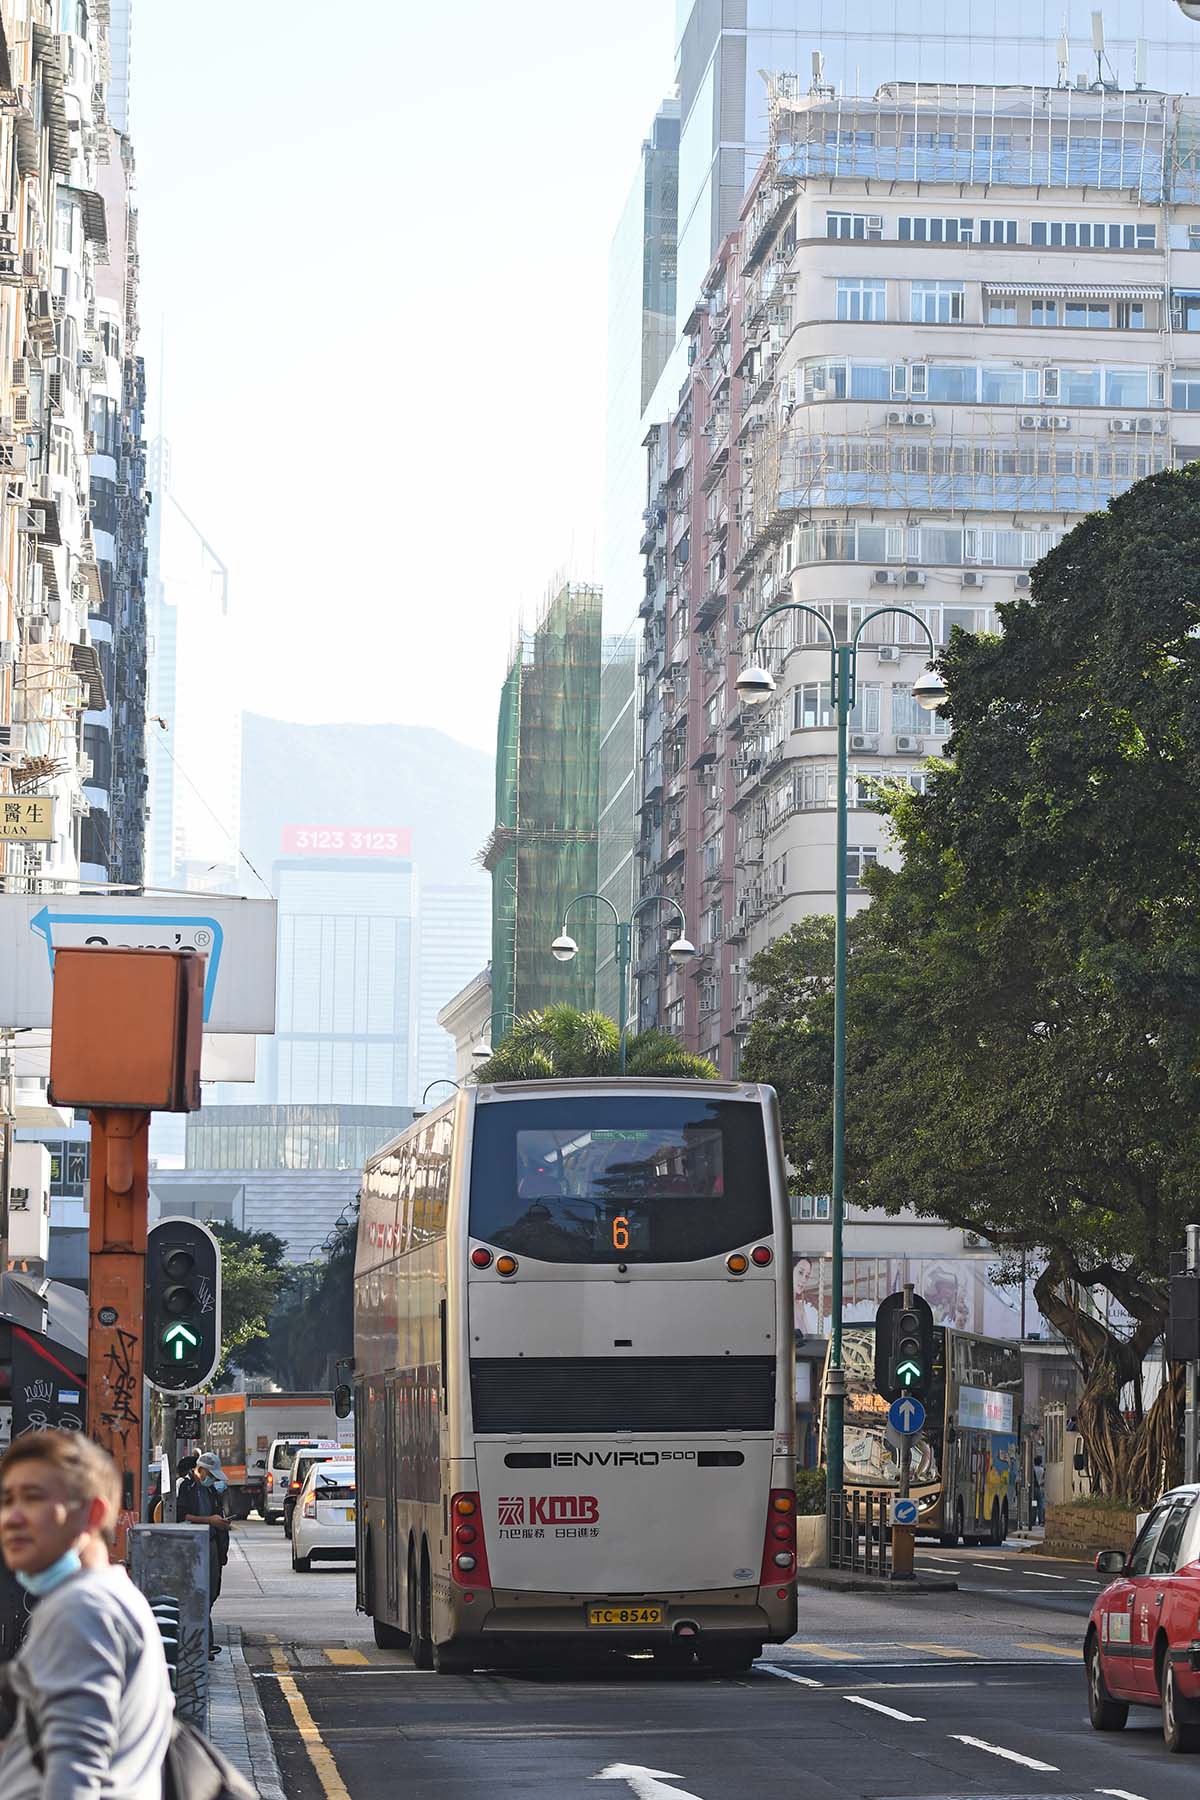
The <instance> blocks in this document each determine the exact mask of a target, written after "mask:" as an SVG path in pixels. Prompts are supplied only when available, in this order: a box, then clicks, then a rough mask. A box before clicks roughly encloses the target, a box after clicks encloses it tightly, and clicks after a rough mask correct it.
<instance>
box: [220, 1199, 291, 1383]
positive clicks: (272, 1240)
mask: <svg viewBox="0 0 1200 1800" xmlns="http://www.w3.org/2000/svg"><path fill="white" fill-rule="evenodd" d="M210 1229H211V1230H212V1233H213V1236H214V1237H215V1238H216V1239H217V1241H218V1242H219V1244H220V1246H221V1364H220V1370H219V1372H218V1376H217V1379H218V1380H220V1379H221V1377H222V1376H223V1374H224V1373H225V1371H226V1370H227V1369H228V1368H229V1366H230V1364H231V1363H239V1364H242V1366H246V1362H247V1360H248V1358H249V1353H250V1352H251V1351H252V1350H253V1349H254V1348H255V1347H256V1346H257V1345H258V1343H259V1342H260V1340H263V1339H265V1338H266V1335H267V1322H268V1318H269V1316H270V1313H271V1310H272V1308H273V1307H274V1305H275V1303H276V1300H277V1299H278V1297H279V1293H280V1290H281V1288H282V1287H284V1286H285V1284H286V1281H287V1271H286V1270H285V1268H284V1266H283V1254H284V1251H285V1249H286V1248H287V1246H286V1245H285V1244H284V1241H283V1239H282V1238H280V1237H276V1235H275V1233H274V1232H272V1231H239V1230H238V1228H237V1227H236V1226H235V1225H225V1224H214V1225H213V1226H211V1227H210Z"/></svg>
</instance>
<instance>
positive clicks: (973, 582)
mask: <svg viewBox="0 0 1200 1800" xmlns="http://www.w3.org/2000/svg"><path fill="white" fill-rule="evenodd" d="M961 580H962V584H963V586H964V587H982V586H983V576H982V575H981V574H980V572H979V570H978V569H964V570H963V572H962V576H961Z"/></svg>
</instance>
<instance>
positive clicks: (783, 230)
mask: <svg viewBox="0 0 1200 1800" xmlns="http://www.w3.org/2000/svg"><path fill="white" fill-rule="evenodd" d="M1193 332H1196V333H1197V334H1198V335H1197V336H1196V337H1195V338H1194V340H1193V339H1192V335H1191V334H1192V333H1193ZM686 335H687V340H688V356H689V368H688V372H687V377H686V379H685V381H684V383H683V386H682V389H681V392H680V395H679V401H678V405H677V407H676V410H675V412H674V415H673V417H672V419H671V420H670V423H669V425H668V426H666V427H665V428H663V429H662V430H661V431H658V432H652V433H651V435H650V447H649V467H648V480H649V488H648V496H647V498H648V507H647V514H646V536H645V537H644V538H643V549H644V552H645V554H646V568H647V575H646V595H645V599H644V601H643V615H644V618H645V621H646V639H645V646H644V650H643V657H642V678H643V684H644V685H643V695H642V711H643V715H644V719H645V749H644V753H643V767H642V782H641V822H642V823H641V837H640V838H639V873H640V880H641V883H642V885H643V888H644V889H648V888H649V887H650V885H651V884H654V885H656V886H658V887H661V888H662V889H663V890H664V891H670V892H672V893H674V894H676V895H677V897H679V898H680V900H681V903H682V904H684V906H685V910H686V911H687V914H688V918H689V923H691V924H692V925H693V930H694V932H695V935H696V941H697V943H698V945H699V947H700V950H701V957H700V958H699V961H698V965H697V966H695V967H693V968H692V969H691V970H689V971H687V972H686V973H685V974H683V975H680V974H679V973H678V972H671V971H669V970H668V969H667V967H666V965H665V963H664V962H663V961H662V959H661V957H660V956H659V955H658V949H659V946H658V945H657V943H653V944H649V945H647V946H646V949H645V955H644V956H643V957H641V958H640V960H639V978H640V982H641V986H640V995H639V999H640V1012H641V1017H642V1020H643V1023H651V1022H655V1021H656V1020H657V1022H659V1023H662V1024H664V1025H666V1026H667V1027H668V1028H669V1029H672V1030H675V1031H677V1032H679V1033H680V1034H681V1035H682V1036H683V1038H684V1041H685V1042H686V1043H688V1045H689V1046H690V1047H692V1048H695V1049H698V1050H701V1051H704V1052H705V1053H706V1054H708V1055H710V1056H713V1057H714V1058H715V1059H716V1060H717V1061H718V1062H719V1063H720V1065H721V1067H722V1068H723V1069H724V1070H725V1071H727V1072H735V1071H736V1068H737V1063H738V1056H739V1049H740V1044H741V1041H742V1038H743V1036H744V1033H745V1031H746V1030H747V1029H748V1027H749V1022H750V1017H751V1013H752V1005H753V996H752V994H751V991H750V987H749V982H748V975H747V966H748V963H749V960H750V958H751V957H752V956H753V955H754V953H755V952H756V951H758V950H759V949H761V948H763V947H764V946H765V945H766V944H767V943H768V942H770V941H771V939H773V938H774V937H777V936H778V935H780V934H781V933H782V932H784V931H786V930H787V929H788V928H789V927H790V926H791V925H793V924H795V923H796V922H797V920H799V919H800V918H802V917H804V916H805V915H806V914H809V913H813V912H828V911H832V908H833V895H834V886H835V865H834V856H835V804H836V771H835V732H834V723H833V717H832V713H831V710H830V705H829V691H828V681H829V660H828V650H827V648H826V644H825V640H824V635H823V633H822V630H821V627H820V625H819V624H818V623H817V621H816V620H814V619H811V618H806V617H805V616H804V615H802V614H798V613H790V614H786V615H784V617H783V619H782V621H781V622H780V623H779V625H778V627H777V628H771V629H770V630H769V632H768V634H766V635H765V638H764V642H765V648H766V656H767V660H768V661H769V663H770V665H771V666H772V668H773V670H774V671H775V673H776V677H777V680H778V690H777V693H776V694H775V695H774V696H773V699H772V701H771V703H770V704H769V706H767V707H766V708H759V709H755V710H746V709H744V708H743V707H742V706H741V705H740V703H739V701H738V698H737V695H736V691H735V687H734V680H735V676H736V671H737V668H738V666H739V664H740V662H741V660H742V658H743V655H744V654H745V651H746V649H747V647H748V642H749V639H748V633H749V632H751V631H752V629H753V628H754V626H755V625H756V624H757V623H758V621H759V620H760V619H761V618H762V617H763V616H764V614H765V613H766V612H767V611H768V609H769V608H770V607H771V606H772V605H774V604H777V603H778V602H779V601H781V600H798V601H803V602H805V603H806V604H808V605H810V606H812V607H814V608H815V609H816V611H817V612H818V613H820V614H821V615H822V616H823V617H824V618H825V619H826V620H828V621H829V623H830V624H831V626H832V627H833V630H834V631H835V632H836V633H837V634H838V636H839V637H843V638H844V637H845V636H846V635H847V634H848V633H851V632H853V631H854V630H855V629H857V627H858V626H860V625H863V626H864V629H863V635H862V640H861V642H862V646H863V647H862V651H861V654H860V659H859V686H858V701H857V706H856V710H855V714H854V717H853V719H852V721H851V730H852V737H851V746H850V754H851V769H850V777H849V782H850V787H849V801H850V808H851V811H850V828H849V846H848V851H847V874H848V877H849V880H850V884H851V905H852V907H853V906H855V905H862V904H865V895H859V896H857V897H856V894H855V888H856V884H857V883H858V881H859V880H860V879H861V876H862V873H863V871H864V870H865V869H866V868H867V867H869V866H870V864H872V863H873V862H876V861H878V860H880V859H882V858H886V857H888V856H889V855H890V854H892V852H891V851H890V850H889V848H888V844H887V841H886V836H885V830H884V826H883V822H882V821H881V819H880V817H879V815H878V813H877V812H876V811H875V810H874V809H873V807H872V799H871V797H872V784H873V783H874V782H875V781H876V780H878V779H879V778H880V777H889V778H894V779H899V780H902V781H906V782H908V783H910V784H911V785H913V786H914V787H918V788H919V787H920V786H921V784H922V783H923V782H924V781H925V779H926V769H927V762H928V758H929V757H930V756H931V755H936V754H938V751H939V747H940V744H941V742H942V740H943V739H944V737H945V734H946V729H947V728H946V725H945V722H944V721H940V720H937V719H936V718H931V717H930V716H929V715H927V714H924V713H921V712H919V711H918V710H917V709H916V708H915V707H914V705H913V703H912V700H911V693H910V690H911V685H912V681H913V679H914V678H915V676H916V674H917V673H918V672H919V670H920V668H921V667H922V665H923V663H924V660H925V657H926V651H925V649H924V648H923V645H924V635H923V633H922V632H921V630H920V627H919V626H918V625H917V624H915V623H914V621H913V620H912V619H910V618H907V617H905V616H902V615H891V616H881V617H879V618H876V619H873V620H871V621H870V622H869V623H865V624H864V621H866V620H867V617H868V615H869V614H870V613H871V612H873V611H874V610H875V609H876V608H879V607H886V606H888V605H894V606H901V607H904V608H907V609H909V610H910V611H911V612H913V613H916V614H917V615H918V617H919V618H920V619H921V620H923V621H924V622H925V623H926V624H927V625H928V626H929V628H930V630H931V631H932V633H933V636H934V639H935V641H936V642H938V643H944V642H945V641H946V640H947V639H948V637H949V634H950V632H951V630H952V629H953V627H954V626H955V625H960V626H962V627H963V628H964V629H966V630H974V631H981V630H992V629H995V628H996V622H997V617H996V611H995V609H996V606H997V605H998V604H999V603H1001V602H1003V601H1005V600H1010V599H1012V598H1013V597H1014V596H1016V595H1019V594H1021V593H1022V592H1025V591H1027V590H1028V587H1029V574H1028V570H1029V567H1030V565H1031V564H1032V563H1034V562H1035V561H1036V560H1037V559H1038V558H1039V557H1040V556H1042V555H1044V554H1045V552H1046V551H1047V550H1049V549H1050V548H1051V547H1052V545H1053V544H1055V543H1056V542H1057V541H1058V540H1059V539H1060V538H1061V536H1062V535H1063V534H1064V532H1066V531H1068V530H1070V529H1071V527H1072V526H1073V525H1074V524H1076V523H1077V522H1078V521H1079V519H1081V518H1082V517H1083V516H1084V515H1085V514H1086V513H1088V512H1090V511H1093V510H1095V509H1096V508H1098V507H1101V506H1103V505H1104V504H1105V503H1106V502H1107V500H1108V499H1109V498H1110V497H1111V496H1112V495H1113V494H1116V493H1118V492H1120V491H1122V490H1123V489H1124V488H1126V487H1128V486H1129V485H1130V484H1131V483H1132V482H1134V481H1136V480H1138V479H1139V478H1140V477H1142V476H1144V475H1148V474H1151V473H1153V472H1154V471H1155V470H1157V469H1161V468H1163V467H1165V466H1168V464H1170V463H1171V462H1172V461H1185V460H1189V459H1191V458H1193V457H1195V456H1196V455H1200V103H1197V102H1196V101H1193V100H1189V99H1184V98H1181V97H1178V96H1169V95H1163V94H1160V93H1150V92H1146V91H1123V90H1117V89H1115V88H1112V87H1109V88H1097V89H1089V88H1086V87H1085V88H1079V87H1075V88H1071V87H1062V88H1058V89H1054V88H1050V89H1047V88H1026V87H1019V88H1018V87H1005V88H1001V87H988V88H985V87H969V88H968V87H933V88H925V87H920V88H918V87H917V86H915V85H911V84H905V83H896V84H892V85H889V86H886V87H884V88H882V89H880V90H879V91H878V93H876V94H875V95H873V96H871V97H869V98H858V99H854V98H846V97H844V96H837V95H833V94H831V93H829V92H828V91H827V90H818V91H816V92H810V93H807V94H806V93H801V92H799V91H798V88H797V84H796V83H794V82H792V81H788V80H785V79H781V80H778V81H776V82H775V83H774V84H773V91H772V102H771V140H770V149H769V151H768V155H767V157H766V159H765V161H764V163H763V165H762V167H761V168H760V170H759V172H758V175H757V177H756V179H755V181H754V183H753V185H752V187H751V189H750V193H749V195H748V197H747V201H746V204H745V206H744V208H743V212H742V216H741V219H740V221H739V224H738V227H737V229H736V230H735V231H734V232H733V233H731V234H730V236H729V237H728V238H727V239H726V240H725V242H724V244H723V245H722V247H721V249H720V251H719V253H718V255H717V258H716V260H715V262H714V263H713V265H712V267H711V269H710V271H709V273H708V276H707V278H706V280H705V283H704V287H703V291H702V293H701V294H700V295H699V296H698V298H697V303H696V305H695V307H694V309H693V311H692V313H691V315H690V317H689V319H688V321H687V327H686ZM1193 414H1195V415H1197V416H1196V417H1195V418H1193V417H1192V416H1191V415H1193ZM659 733H661V735H659Z"/></svg>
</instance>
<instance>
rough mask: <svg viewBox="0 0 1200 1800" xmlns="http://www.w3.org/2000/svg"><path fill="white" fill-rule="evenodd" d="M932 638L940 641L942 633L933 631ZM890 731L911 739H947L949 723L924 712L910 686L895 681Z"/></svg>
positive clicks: (933, 713) (935, 714)
mask: <svg viewBox="0 0 1200 1800" xmlns="http://www.w3.org/2000/svg"><path fill="white" fill-rule="evenodd" d="M947 635H948V634H947ZM934 636H935V637H937V638H939V639H940V638H941V637H942V633H941V632H939V631H938V630H936V629H935V630H934ZM892 730H893V732H898V733H908V734H911V736H913V737H923V738H929V737H949V735H950V721H949V719H943V718H942V717H941V716H940V715H939V714H938V713H935V712H932V713H931V712H926V711H925V708H924V707H923V706H919V705H918V704H917V702H916V701H915V700H914V699H913V691H912V688H911V686H909V685H908V684H907V683H905V682H902V681H897V682H895V683H894V684H893V687H892Z"/></svg>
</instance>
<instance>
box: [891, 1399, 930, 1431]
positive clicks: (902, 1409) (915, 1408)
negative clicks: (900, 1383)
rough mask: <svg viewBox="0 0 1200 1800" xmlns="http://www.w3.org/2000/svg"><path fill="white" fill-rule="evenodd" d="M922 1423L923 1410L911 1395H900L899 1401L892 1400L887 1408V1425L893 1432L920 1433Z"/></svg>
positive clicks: (923, 1421)
mask: <svg viewBox="0 0 1200 1800" xmlns="http://www.w3.org/2000/svg"><path fill="white" fill-rule="evenodd" d="M924 1423H925V1408H924V1407H923V1406H922V1405H921V1402H920V1401H919V1400H914V1399H913V1398H912V1396H911V1394H902V1395H901V1397H900V1399H899V1400H893V1401H892V1404H891V1405H890V1406H889V1407H888V1424H889V1425H890V1426H891V1428H892V1430H893V1431H899V1432H906V1433H911V1432H914V1431H920V1429H921V1427H922V1425H923V1424H924Z"/></svg>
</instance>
